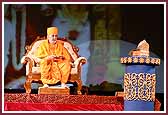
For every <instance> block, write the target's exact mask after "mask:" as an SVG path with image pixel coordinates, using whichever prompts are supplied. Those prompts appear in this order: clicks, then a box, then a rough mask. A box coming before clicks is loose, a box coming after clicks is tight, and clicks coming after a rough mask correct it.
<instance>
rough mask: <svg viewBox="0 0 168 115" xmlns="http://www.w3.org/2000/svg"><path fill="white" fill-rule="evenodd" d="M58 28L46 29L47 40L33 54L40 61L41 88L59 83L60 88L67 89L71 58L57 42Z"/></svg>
mask: <svg viewBox="0 0 168 115" xmlns="http://www.w3.org/2000/svg"><path fill="white" fill-rule="evenodd" d="M57 38H58V28H57V27H49V28H47V39H46V40H44V42H42V43H41V44H40V46H39V48H38V49H37V51H36V52H35V56H37V57H38V58H40V59H41V61H40V69H41V81H42V83H43V84H44V86H43V87H48V84H56V83H57V82H59V81H61V87H67V86H66V82H67V80H68V77H69V74H70V70H71V65H70V62H71V57H70V54H69V53H68V51H67V50H66V49H65V48H64V46H63V44H62V43H61V42H59V41H58V40H57Z"/></svg>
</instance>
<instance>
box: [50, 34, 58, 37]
mask: <svg viewBox="0 0 168 115" xmlns="http://www.w3.org/2000/svg"><path fill="white" fill-rule="evenodd" d="M48 37H52V38H57V37H58V35H56V34H51V35H49V36H48Z"/></svg>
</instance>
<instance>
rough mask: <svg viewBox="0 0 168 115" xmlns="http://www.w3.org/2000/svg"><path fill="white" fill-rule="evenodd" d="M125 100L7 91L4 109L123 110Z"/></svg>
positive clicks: (94, 96)
mask: <svg viewBox="0 0 168 115" xmlns="http://www.w3.org/2000/svg"><path fill="white" fill-rule="evenodd" d="M123 102H124V101H123V97H118V96H97V95H53V94H26V93H15V94H11V93H5V95H4V111H123V110H124V105H123ZM159 109H160V103H159V101H158V100H156V101H155V110H157V111H158V110H159Z"/></svg>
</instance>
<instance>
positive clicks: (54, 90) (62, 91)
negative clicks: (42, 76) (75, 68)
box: [38, 87, 70, 95]
mask: <svg viewBox="0 0 168 115" xmlns="http://www.w3.org/2000/svg"><path fill="white" fill-rule="evenodd" d="M38 94H56V95H70V89H69V88H62V87H39V88H38Z"/></svg>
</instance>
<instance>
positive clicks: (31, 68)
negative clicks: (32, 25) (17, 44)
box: [21, 37, 86, 94]
mask: <svg viewBox="0 0 168 115" xmlns="http://www.w3.org/2000/svg"><path fill="white" fill-rule="evenodd" d="M44 39H46V38H45V37H37V39H36V40H35V41H34V42H33V43H32V44H31V45H30V46H26V50H27V52H26V54H25V56H23V58H22V59H21V63H22V64H26V82H25V84H24V88H25V90H26V93H31V83H32V82H33V81H38V82H41V80H40V77H41V73H40V66H39V62H40V60H39V58H37V57H35V56H34V55H33V54H34V52H35V50H36V49H37V48H38V47H39V45H40V43H41V42H42V41H43V40H44ZM58 40H60V41H61V42H63V43H64V47H65V48H66V49H67V51H68V52H69V54H70V55H71V58H72V60H73V61H72V63H71V65H72V68H71V73H70V75H69V79H68V82H72V83H73V82H76V83H77V94H81V89H82V81H81V66H82V65H83V64H84V63H86V58H85V57H80V56H79V55H78V50H79V49H78V48H77V47H76V46H74V45H73V44H72V43H71V42H70V41H68V40H67V39H65V38H62V39H60V38H59V39H58Z"/></svg>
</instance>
